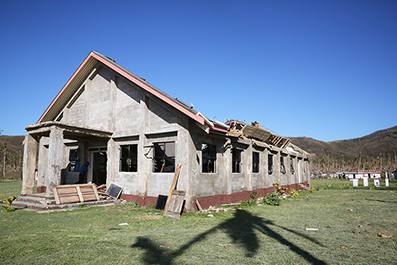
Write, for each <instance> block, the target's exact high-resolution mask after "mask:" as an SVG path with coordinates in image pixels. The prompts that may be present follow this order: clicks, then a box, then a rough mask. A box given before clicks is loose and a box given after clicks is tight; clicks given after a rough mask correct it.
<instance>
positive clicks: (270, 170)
mask: <svg viewBox="0 0 397 265" xmlns="http://www.w3.org/2000/svg"><path fill="white" fill-rule="evenodd" d="M273 169H274V167H273V155H267V172H268V173H269V175H271V174H273Z"/></svg>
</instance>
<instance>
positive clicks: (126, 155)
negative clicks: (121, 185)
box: [120, 144, 138, 172]
mask: <svg viewBox="0 0 397 265" xmlns="http://www.w3.org/2000/svg"><path fill="white" fill-rule="evenodd" d="M137 171H138V145H136V144H132V145H121V146H120V172H137Z"/></svg>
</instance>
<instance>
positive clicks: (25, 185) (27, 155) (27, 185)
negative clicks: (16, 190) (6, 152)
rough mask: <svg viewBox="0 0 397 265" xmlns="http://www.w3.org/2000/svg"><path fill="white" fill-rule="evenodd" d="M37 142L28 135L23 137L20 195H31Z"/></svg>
mask: <svg viewBox="0 0 397 265" xmlns="http://www.w3.org/2000/svg"><path fill="white" fill-rule="evenodd" d="M36 159H37V141H36V140H35V139H34V138H33V136H31V135H30V134H29V133H27V134H26V136H25V146H24V153H23V175H22V176H23V177H22V179H23V180H22V191H21V194H32V193H33V188H34V171H35V169H36Z"/></svg>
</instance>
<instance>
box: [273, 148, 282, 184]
mask: <svg viewBox="0 0 397 265" xmlns="http://www.w3.org/2000/svg"><path fill="white" fill-rule="evenodd" d="M280 156H281V153H280V151H278V152H277V154H276V155H275V156H274V158H275V161H274V174H275V175H276V179H277V183H278V184H279V185H281V170H280Z"/></svg>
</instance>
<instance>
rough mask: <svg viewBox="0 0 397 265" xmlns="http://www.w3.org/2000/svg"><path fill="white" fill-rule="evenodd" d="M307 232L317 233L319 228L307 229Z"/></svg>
mask: <svg viewBox="0 0 397 265" xmlns="http://www.w3.org/2000/svg"><path fill="white" fill-rule="evenodd" d="M306 230H307V231H317V230H318V228H306Z"/></svg>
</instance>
